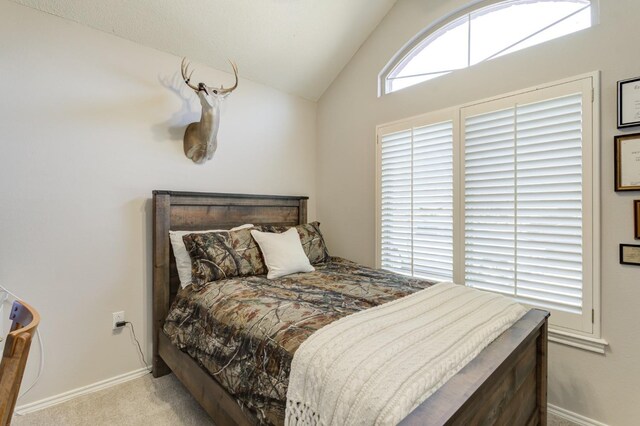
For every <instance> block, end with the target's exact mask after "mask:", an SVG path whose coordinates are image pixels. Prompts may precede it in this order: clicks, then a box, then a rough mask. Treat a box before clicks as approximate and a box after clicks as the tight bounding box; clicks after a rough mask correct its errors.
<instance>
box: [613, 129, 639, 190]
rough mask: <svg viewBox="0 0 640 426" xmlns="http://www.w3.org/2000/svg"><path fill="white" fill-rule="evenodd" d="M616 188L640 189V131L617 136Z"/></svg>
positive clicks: (615, 156)
mask: <svg viewBox="0 0 640 426" xmlns="http://www.w3.org/2000/svg"><path fill="white" fill-rule="evenodd" d="M614 144H615V155H614V158H615V167H614V169H615V190H616V191H640V133H635V134H632V135H619V136H616V137H615V140H614Z"/></svg>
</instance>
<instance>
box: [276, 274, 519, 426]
mask: <svg viewBox="0 0 640 426" xmlns="http://www.w3.org/2000/svg"><path fill="white" fill-rule="evenodd" d="M526 312H527V309H526V308H524V307H523V306H522V305H520V304H518V303H516V302H514V301H512V300H511V299H509V298H506V297H504V296H500V295H497V294H493V293H487V292H483V291H480V290H476V289H471V288H468V287H465V286H462V285H455V284H451V283H440V284H436V285H434V286H432V287H430V288H428V289H425V290H422V291H420V292H418V293H414V294H412V295H410V296H407V297H404V298H402V299H398V300H395V301H393V302H389V303H386V304H384V305H380V306H377V307H375V308H371V309H367V310H365V311H361V312H358V313H355V314H353V315H349V316H347V317H344V318H342V319H340V320H338V321H336V322H333V323H331V324H329V325H327V326H325V327H323V328H321V329H320V330H318V331H316V332H315V333H314V334H312V335H311V336H310V337H309V338H308V339H307V340H306V341H305V342H304V343H302V345H300V347H299V348H298V350H297V351H296V353H295V355H294V357H293V361H292V363H291V375H290V378H289V389H288V392H287V408H286V418H285V425H287V426H290V425H339V426H343V425H366V426H370V425H395V424H397V423H398V422H400V421H401V420H402V419H403V418H404V417H406V416H407V414H409V413H410V412H411V411H413V409H415V408H416V407H417V406H418V405H420V403H422V402H423V401H424V400H425V399H427V398H428V397H429V396H430V395H431V394H433V393H434V392H435V391H436V390H437V389H438V388H439V387H440V386H442V385H443V384H444V383H445V382H446V381H447V380H449V379H450V378H451V377H452V376H453V375H455V374H456V373H457V372H458V371H460V369H462V368H463V367H464V366H465V365H466V364H467V363H468V362H469V361H471V360H472V359H473V358H474V357H475V356H476V355H477V354H478V353H480V352H481V351H482V349H484V348H485V347H486V346H487V345H488V344H489V343H491V342H492V341H493V340H494V339H495V338H496V337H498V336H499V335H500V334H501V333H502V332H503V331H505V330H506V329H507V328H509V327H510V326H511V325H512V324H514V323H515V322H516V321H517V320H518V319H520V318H521V317H522V316H523V315H524V314H525V313H526Z"/></svg>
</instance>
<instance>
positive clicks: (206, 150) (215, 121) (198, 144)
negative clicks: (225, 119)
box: [181, 58, 238, 164]
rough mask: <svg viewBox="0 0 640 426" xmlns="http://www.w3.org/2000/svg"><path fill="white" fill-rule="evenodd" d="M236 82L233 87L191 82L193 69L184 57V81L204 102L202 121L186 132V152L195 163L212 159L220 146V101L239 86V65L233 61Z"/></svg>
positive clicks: (202, 102) (193, 124)
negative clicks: (190, 68)
mask: <svg viewBox="0 0 640 426" xmlns="http://www.w3.org/2000/svg"><path fill="white" fill-rule="evenodd" d="M231 67H232V68H233V73H234V75H235V77H236V82H235V84H234V85H233V87H230V88H228V89H225V88H224V87H223V86H220V87H219V88H218V87H213V86H207V85H206V84H204V83H198V85H197V86H194V85H193V84H191V76H192V75H193V71H191V72H189V62H187V58H183V59H182V65H181V71H182V79H183V80H184V82H185V83H186V84H187V86H189V87H190V88H191V89H193V90H194V91H195V92H196V94H197V95H198V97H199V98H200V103H201V104H202V115H201V116H200V121H199V122H196V123H191V124H189V125H188V126H187V130H185V132H184V153H185V155H186V156H187V157H188V158H190V159H191V160H192V161H193V162H194V163H198V164H201V163H204V162H205V161H207V160H211V158H212V157H213V154H214V153H215V152H216V149H217V148H218V127H220V102H222V100H224V98H226V97H227V96H229V94H230V93H231V92H233V91H234V90H235V89H236V87H238V67H237V66H236V65H235V64H234V63H233V62H231Z"/></svg>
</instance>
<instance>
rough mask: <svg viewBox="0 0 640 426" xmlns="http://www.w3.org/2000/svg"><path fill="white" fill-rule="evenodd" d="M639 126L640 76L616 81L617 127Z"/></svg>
mask: <svg viewBox="0 0 640 426" xmlns="http://www.w3.org/2000/svg"><path fill="white" fill-rule="evenodd" d="M633 126H640V77H636V78H630V79H628V80H622V81H619V82H618V129H623V128H625V127H633Z"/></svg>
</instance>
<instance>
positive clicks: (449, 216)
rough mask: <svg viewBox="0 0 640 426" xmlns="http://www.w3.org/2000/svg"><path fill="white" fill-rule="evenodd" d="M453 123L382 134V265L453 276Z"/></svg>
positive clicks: (428, 275)
mask: <svg viewBox="0 0 640 426" xmlns="http://www.w3.org/2000/svg"><path fill="white" fill-rule="evenodd" d="M452 132H453V124H452V122H451V121H447V122H443V123H435V124H430V125H424V126H416V127H409V128H407V129H405V130H400V131H396V132H392V133H388V134H385V135H382V136H381V137H380V230H379V235H380V241H379V244H380V266H381V267H382V268H383V269H387V270H389V271H393V272H398V273H401V274H406V275H411V276H416V277H423V278H429V279H434V280H438V281H443V280H449V281H450V280H451V279H452V276H453V147H452V142H453V141H452V137H453V136H452Z"/></svg>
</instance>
